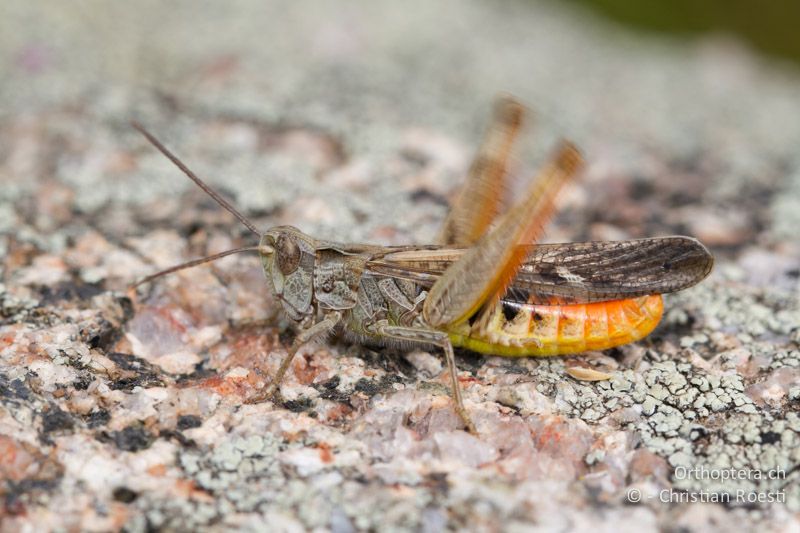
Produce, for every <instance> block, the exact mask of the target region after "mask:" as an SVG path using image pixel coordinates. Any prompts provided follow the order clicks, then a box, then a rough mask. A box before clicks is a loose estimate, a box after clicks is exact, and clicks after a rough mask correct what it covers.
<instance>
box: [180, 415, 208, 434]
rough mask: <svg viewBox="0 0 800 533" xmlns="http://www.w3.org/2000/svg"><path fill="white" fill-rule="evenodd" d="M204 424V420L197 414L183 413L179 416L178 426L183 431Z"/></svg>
mask: <svg viewBox="0 0 800 533" xmlns="http://www.w3.org/2000/svg"><path fill="white" fill-rule="evenodd" d="M202 425H203V420H202V419H201V418H200V417H199V416H197V415H181V416H179V417H178V423H177V426H176V427H177V428H178V429H179V430H181V431H183V430H186V429H192V428H199V427H200V426H202Z"/></svg>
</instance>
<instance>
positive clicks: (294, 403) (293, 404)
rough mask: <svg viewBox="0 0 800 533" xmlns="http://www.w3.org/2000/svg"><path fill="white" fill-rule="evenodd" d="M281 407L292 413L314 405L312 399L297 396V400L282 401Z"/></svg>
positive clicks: (300, 411) (305, 409)
mask: <svg viewBox="0 0 800 533" xmlns="http://www.w3.org/2000/svg"><path fill="white" fill-rule="evenodd" d="M283 407H284V409H288V410H289V411H292V412H293V413H302V412H304V411H308V410H309V409H311V408H312V407H314V400H312V399H311V398H307V397H303V398H298V399H297V400H286V401H285V402H283Z"/></svg>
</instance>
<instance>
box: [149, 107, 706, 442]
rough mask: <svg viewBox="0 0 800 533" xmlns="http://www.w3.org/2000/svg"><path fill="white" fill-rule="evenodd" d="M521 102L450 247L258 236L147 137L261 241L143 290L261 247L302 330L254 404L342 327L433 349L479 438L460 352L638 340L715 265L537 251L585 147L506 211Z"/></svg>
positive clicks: (609, 251) (478, 162)
mask: <svg viewBox="0 0 800 533" xmlns="http://www.w3.org/2000/svg"><path fill="white" fill-rule="evenodd" d="M523 115H524V113H523V107H522V105H520V104H519V103H518V102H517V101H515V100H514V99H513V98H511V97H502V98H500V99H499V100H498V102H497V103H496V104H495V107H494V113H493V119H492V121H491V124H490V126H489V128H488V129H487V132H486V134H485V137H484V140H483V142H482V144H481V147H480V149H479V150H478V153H477V155H476V157H475V159H474V161H473V163H472V165H471V167H470V170H469V172H468V176H467V181H466V184H465V186H464V187H463V189H462V190H461V192H460V194H459V195H458V196H457V198H456V200H455V202H454V205H453V206H452V208H451V211H450V213H449V215H448V217H447V219H446V220H445V223H444V226H443V228H442V231H441V233H440V236H439V244H435V245H410V246H378V245H370V244H349V243H337V242H330V241H323V240H318V239H315V238H313V237H311V236H309V235H307V234H305V233H303V232H302V231H300V230H298V229H296V228H294V227H291V226H277V227H273V228H270V229H268V230H267V231H266V232H263V233H262V232H260V231H259V230H258V229H257V228H256V227H255V225H254V224H253V223H252V222H250V221H249V220H248V219H247V218H245V217H244V215H242V214H241V213H240V212H239V211H237V210H236V209H235V208H234V207H233V206H232V205H230V204H229V203H228V202H227V201H226V200H225V199H224V198H222V197H221V196H220V195H219V194H218V193H217V192H215V191H214V190H212V189H211V188H210V187H209V186H208V185H206V184H205V183H204V182H203V181H202V180H201V179H200V178H199V177H197V175H195V174H194V173H193V172H192V171H191V170H190V169H189V168H187V167H186V165H184V164H183V163H182V162H181V161H180V160H179V159H178V158H177V157H176V156H175V155H173V154H172V153H171V152H170V151H169V150H168V149H167V148H166V147H165V146H164V145H163V144H161V143H160V142H159V141H158V140H157V139H156V138H155V137H153V135H151V134H150V133H149V132H148V131H146V130H145V129H144V128H143V127H142V126H141V125H139V124H137V123H134V124H133V126H134V127H135V128H136V129H137V130H139V132H141V133H142V134H143V135H144V136H145V137H146V138H147V140H148V141H149V142H150V143H151V144H153V145H154V146H155V147H156V148H157V149H158V150H159V151H161V152H162V153H163V154H164V155H165V156H166V157H167V158H169V159H170V160H171V161H172V162H173V163H175V165H176V166H178V168H180V169H181V170H182V171H183V173H184V174H186V175H187V176H188V177H189V178H190V179H191V180H193V181H194V182H195V183H196V184H197V185H198V186H199V187H200V188H201V189H203V190H204V191H205V192H206V193H208V194H209V196H211V197H212V198H213V199H214V200H215V201H216V202H217V203H219V204H220V205H221V206H222V207H223V208H225V209H226V210H228V211H229V212H230V213H232V214H233V215H234V216H235V217H236V218H238V219H239V220H240V221H241V222H242V223H243V224H244V225H245V226H246V227H247V228H248V229H250V231H252V232H253V233H255V234H256V235H258V236H259V237H260V242H259V244H258V246H250V247H245V248H237V249H233V250H228V251H226V252H222V253H219V254H216V255H212V256H209V257H205V258H201V259H196V260H194V261H190V262H187V263H183V264H180V265H176V266H174V267H172V268H169V269H167V270H164V271H161V272H158V273H155V274H153V275H150V276H148V277H146V278H144V279H142V280H141V281H139V282H138V283H136V284H135V285H134V287H135V286H137V285H140V284H142V283H147V282H150V281H152V280H154V279H156V278H158V277H161V276H163V275H166V274H169V273H172V272H175V271H178V270H182V269H185V268H189V267H193V266H196V265H199V264H202V263H207V262H209V261H214V260H216V259H219V258H222V257H225V256H227V255H231V254H235V253H240V252H247V251H256V252H258V253H259V255H260V257H261V262H262V264H263V268H264V273H265V274H266V277H267V280H268V285H269V286H270V289H271V290H272V292H273V294H274V295H275V297H276V298H277V299H278V300H279V301H280V302H281V304H282V307H283V310H284V311H285V313H286V315H287V316H288V317H289V318H290V319H291V320H292V321H294V322H295V323H296V324H297V325H298V327H299V329H298V334H297V336H296V338H295V340H294V342H293V343H292V345H291V346H290V348H289V349H288V351H287V354H286V356H285V357H284V358H283V360H282V362H281V365H280V367H279V369H278V372H277V374H276V375H275V376H274V378H273V379H272V381H271V383H270V384H269V385H267V386H266V387H265V388H264V389H263V390H262V391H261V392H260V393H259V394H258V396H257V398H255V401H261V400H263V399H267V398H272V397H273V396H275V395H276V394H279V387H280V384H281V381H282V379H283V377H284V375H285V374H286V372H287V370H288V369H289V366H290V364H291V362H292V359H293V358H294V356H295V354H296V353H297V351H298V350H299V349H300V347H301V346H303V345H304V344H306V343H307V342H309V341H312V340H314V339H317V338H320V337H323V336H325V335H328V334H329V333H331V332H338V333H341V334H343V335H344V336H345V337H346V338H348V339H350V340H352V341H355V342H360V343H365V344H370V345H396V346H400V347H402V348H411V347H436V348H438V349H440V350H441V351H442V352H443V354H444V360H445V363H446V365H447V370H448V373H449V378H450V387H451V394H452V399H453V402H454V408H455V411H456V412H457V413H458V415H459V416H460V417H461V419H462V421H463V423H464V425H465V426H466V428H467V429H468V430H469V431H470V432H473V433H475V432H476V428H475V425H474V424H473V422H472V420H471V418H470V416H469V414H468V413H467V410H466V409H465V407H464V402H463V399H462V396H461V388H460V385H459V381H458V372H457V368H456V363H455V357H454V354H453V347H454V346H460V347H463V348H467V349H469V350H472V351H475V352H480V353H484V354H495V355H503V356H546V355H563V354H573V353H580V352H583V351H586V350H603V349H607V348H612V347H614V346H619V345H621V344H626V343H629V342H633V341H636V340H639V339H641V338H643V337H645V336H646V335H648V334H649V333H650V332H651V331H652V330H653V329H654V328H655V326H656V325H657V324H658V322H659V321H660V319H661V316H662V313H663V301H662V297H661V294H663V293H669V292H674V291H678V290H681V289H684V288H686V287H689V286H692V285H694V284H696V283H698V282H699V281H701V280H702V279H703V278H705V277H706V276H707V275H708V274H709V272H710V271H711V268H712V266H713V257H712V256H711V254H710V253H709V252H708V250H707V249H706V248H705V247H704V246H703V245H702V244H701V243H700V242H698V241H697V240H695V239H693V238H691V237H684V236H673V237H659V238H649V239H638V240H627V241H617V242H584V243H567V244H534V243H535V242H536V240H537V239H538V238H539V237H541V235H542V232H543V227H544V224H545V222H546V221H547V220H548V218H549V217H550V216H551V214H552V213H553V211H554V206H555V199H556V196H557V194H558V193H559V191H560V190H561V189H562V188H563V186H564V185H565V184H566V183H568V182H569V181H570V180H571V179H572V178H573V177H574V176H575V174H576V173H577V172H578V170H579V168H580V167H581V165H582V159H581V156H580V154H579V152H578V150H577V149H576V148H575V147H574V146H573V145H572V144H571V143H569V142H566V141H562V142H561V144H560V146H559V147H558V148H557V149H556V151H555V154H554V155H553V157H552V158H551V160H550V162H549V163H547V164H546V165H545V167H544V168H543V169H542V170H541V171H540V173H539V174H538V175H537V177H536V178H535V179H534V180H533V181H532V183H531V185H530V187H529V188H528V190H527V192H526V193H525V194H524V196H523V197H522V200H521V201H519V202H518V203H517V204H516V205H514V206H513V207H511V209H509V210H508V211H506V212H505V213H501V207H502V197H503V192H504V190H505V179H506V174H507V165H508V160H509V155H510V152H511V147H512V144H513V142H514V140H515V138H516V136H517V134H518V131H519V129H520V126H521V124H522V120H523Z"/></svg>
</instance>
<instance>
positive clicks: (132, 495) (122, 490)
mask: <svg viewBox="0 0 800 533" xmlns="http://www.w3.org/2000/svg"><path fill="white" fill-rule="evenodd" d="M111 496H112V498H114V501H117V502H122V503H132V502H134V501H136V498H138V497H139V494H138V493H137V492H135V491H132V490H131V489H129V488H128V487H117V488H115V489H114V492H113V493H112V495H111Z"/></svg>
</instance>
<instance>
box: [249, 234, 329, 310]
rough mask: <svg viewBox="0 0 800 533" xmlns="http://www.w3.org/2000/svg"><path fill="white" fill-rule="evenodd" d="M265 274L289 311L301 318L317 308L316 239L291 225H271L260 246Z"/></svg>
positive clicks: (262, 237) (276, 294)
mask: <svg viewBox="0 0 800 533" xmlns="http://www.w3.org/2000/svg"><path fill="white" fill-rule="evenodd" d="M258 248H259V250H258V252H259V254H260V255H261V263H262V264H263V265H264V274H266V276H267V279H268V280H269V282H270V283H271V284H272V290H273V292H274V293H275V296H277V297H278V298H279V299H280V300H281V303H282V304H283V307H284V309H285V310H286V314H288V315H289V317H290V318H292V319H293V320H301V319H302V318H304V317H305V316H307V315H309V314H311V312H312V311H313V308H312V305H311V300H312V296H313V292H314V288H313V276H314V263H315V261H316V253H315V247H314V240H313V239H312V238H311V237H309V236H308V235H306V234H305V233H303V232H302V231H300V230H298V229H296V228H293V227H291V226H278V227H275V228H271V229H270V230H268V231H267V232H266V233H264V234H263V235H262V236H261V242H260V243H259V246H258Z"/></svg>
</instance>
